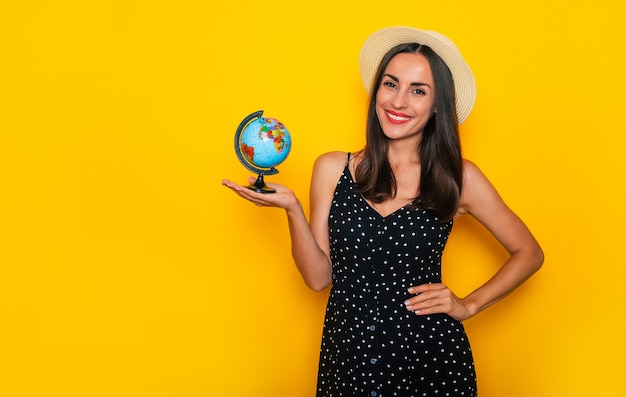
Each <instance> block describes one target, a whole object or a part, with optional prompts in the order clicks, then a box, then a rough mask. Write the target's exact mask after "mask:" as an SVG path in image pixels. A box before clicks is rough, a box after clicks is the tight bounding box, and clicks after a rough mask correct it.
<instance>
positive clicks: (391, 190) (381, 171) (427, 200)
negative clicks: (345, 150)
mask: <svg viewBox="0 0 626 397" xmlns="http://www.w3.org/2000/svg"><path fill="white" fill-rule="evenodd" d="M400 53H420V54H422V55H424V56H425V57H426V59H428V62H429V63H430V68H431V70H432V73H433V79H434V82H435V109H437V112H436V113H435V114H434V115H433V116H432V117H431V118H430V120H429V121H428V123H427V124H426V126H425V128H424V132H423V135H422V140H421V142H420V145H419V147H418V148H417V150H418V153H419V158H420V162H421V174H420V186H419V191H418V192H415V200H414V204H415V206H417V207H420V208H423V209H427V210H431V211H433V212H434V213H435V214H436V215H437V217H438V218H439V221H440V222H448V221H450V220H451V219H452V218H453V217H454V214H455V213H456V211H457V209H458V206H459V201H460V198H461V187H462V185H463V158H462V156H461V142H460V139H459V129H458V121H457V115H456V106H455V93H454V83H453V80H452V74H451V73H450V69H448V66H447V65H446V64H445V63H444V62H443V61H442V60H441V58H440V57H439V56H438V55H437V54H436V53H435V52H434V51H433V50H432V49H431V48H430V47H428V46H426V45H420V44H417V43H406V44H400V45H397V46H395V47H394V48H392V49H391V50H390V51H389V52H388V53H387V54H386V55H385V56H384V57H383V59H382V61H381V63H380V65H379V67H378V71H377V72H376V76H375V78H374V84H373V85H372V92H371V96H370V102H369V110H368V115H367V131H366V132H367V134H366V143H365V147H364V149H363V151H362V159H361V161H360V163H359V165H358V166H357V168H356V171H355V180H356V185H357V188H358V190H359V192H360V193H361V194H362V195H363V197H365V198H366V199H368V200H370V201H372V202H374V203H380V202H383V201H385V200H387V199H389V198H392V197H394V196H395V194H396V191H397V186H396V179H395V176H394V174H393V170H392V168H391V164H390V163H389V159H388V158H387V149H388V147H389V139H388V138H387V137H386V136H385V134H384V133H383V131H382V128H381V127H380V122H379V120H378V116H377V115H376V94H377V92H378V90H379V88H380V85H381V83H382V79H383V74H384V72H385V69H386V68H387V65H388V64H389V62H390V61H391V59H392V58H393V57H395V56H396V55H398V54H400Z"/></svg>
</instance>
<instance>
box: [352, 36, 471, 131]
mask: <svg viewBox="0 0 626 397" xmlns="http://www.w3.org/2000/svg"><path fill="white" fill-rule="evenodd" d="M403 43H418V44H424V45H427V46H428V47H430V48H431V49H432V50H433V51H435V53H436V54H437V55H439V57H440V58H441V59H442V60H443V61H444V62H445V63H446V65H448V68H449V69H450V72H451V73H452V79H453V80H454V90H455V97H456V113H457V118H458V122H459V124H461V123H462V122H464V121H465V120H466V119H467V117H468V116H469V114H470V112H471V111H472V108H473V107H474V102H475V100H476V81H475V80H474V75H473V74H472V71H471V69H470V67H469V65H468V64H467V63H466V62H465V61H464V60H463V58H462V56H461V53H460V52H459V50H458V49H457V47H456V46H455V45H454V43H453V42H452V41H450V40H449V39H448V38H447V37H445V36H444V35H442V34H440V33H437V32H433V31H428V30H419V29H415V28H411V27H406V26H393V27H389V28H385V29H381V30H379V31H377V32H375V33H374V34H372V35H371V36H370V37H369V38H368V39H367V40H366V41H365V44H363V48H362V49H361V57H360V65H361V79H362V80H363V85H364V86H365V89H366V90H367V92H368V93H371V89H372V84H373V83H374V81H373V80H374V76H375V74H376V71H377V69H378V66H379V64H380V62H381V61H382V59H383V57H384V56H385V54H386V53H387V52H388V51H389V50H390V49H391V48H393V47H395V46H396V45H398V44H403Z"/></svg>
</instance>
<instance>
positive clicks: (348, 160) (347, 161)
mask: <svg viewBox="0 0 626 397" xmlns="http://www.w3.org/2000/svg"><path fill="white" fill-rule="evenodd" d="M350 154H351V153H350V152H348V159H347V160H346V165H348V163H349V162H350Z"/></svg>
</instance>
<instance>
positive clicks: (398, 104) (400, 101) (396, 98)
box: [391, 90, 406, 109]
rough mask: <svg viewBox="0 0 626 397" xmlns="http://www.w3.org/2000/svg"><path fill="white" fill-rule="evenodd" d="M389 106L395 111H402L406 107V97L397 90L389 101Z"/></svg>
mask: <svg viewBox="0 0 626 397" xmlns="http://www.w3.org/2000/svg"><path fill="white" fill-rule="evenodd" d="M391 105H392V106H393V107H394V108H396V109H402V108H403V107H405V106H406V96H405V95H404V94H403V93H402V92H400V91H399V90H398V91H396V92H395V93H394V95H393V98H392V100H391Z"/></svg>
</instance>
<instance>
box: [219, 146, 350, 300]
mask: <svg viewBox="0 0 626 397" xmlns="http://www.w3.org/2000/svg"><path fill="white" fill-rule="evenodd" d="M345 161H346V154H345V153H342V152H332V153H326V154H323V155H321V156H320V157H319V158H318V159H317V160H316V161H315V164H314V166H313V175H312V178H311V191H310V205H311V214H310V221H307V219H306V216H305V214H304V211H303V209H302V204H301V203H300V200H299V199H298V198H297V197H296V195H295V194H294V193H293V192H292V191H291V190H289V189H288V188H286V187H284V186H282V185H278V184H271V183H268V184H267V185H268V186H270V187H272V188H274V189H276V193H271V194H263V193H256V192H254V191H252V190H250V189H246V188H242V187H241V186H239V185H237V184H236V183H234V182H231V181H228V180H224V181H223V182H222V184H223V185H225V186H227V187H229V188H230V189H231V190H233V191H234V192H235V193H237V194H238V195H239V196H241V197H243V198H245V199H247V200H249V201H251V202H252V203H254V204H256V205H258V206H271V207H279V208H283V209H284V210H285V212H286V214H287V221H288V224H289V233H290V237H291V253H292V256H293V259H294V261H295V264H296V266H297V268H298V270H299V271H300V274H301V275H302V278H303V280H304V282H305V283H306V285H307V286H308V287H309V288H311V289H313V290H315V291H321V290H323V289H325V288H326V287H327V286H328V285H329V284H330V282H331V275H332V273H331V272H332V268H331V263H330V247H329V241H328V215H329V213H330V206H331V202H332V200H333V195H334V190H335V186H336V184H337V181H338V179H339V176H340V175H341V171H342V170H343V166H344V164H345ZM252 179H254V178H252ZM252 182H253V180H252Z"/></svg>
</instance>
